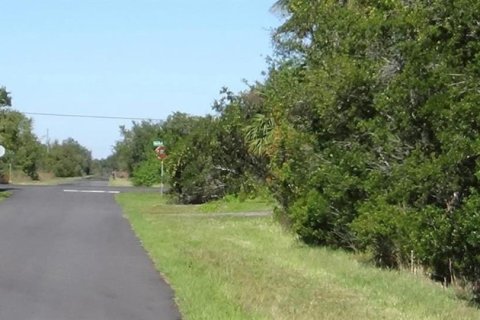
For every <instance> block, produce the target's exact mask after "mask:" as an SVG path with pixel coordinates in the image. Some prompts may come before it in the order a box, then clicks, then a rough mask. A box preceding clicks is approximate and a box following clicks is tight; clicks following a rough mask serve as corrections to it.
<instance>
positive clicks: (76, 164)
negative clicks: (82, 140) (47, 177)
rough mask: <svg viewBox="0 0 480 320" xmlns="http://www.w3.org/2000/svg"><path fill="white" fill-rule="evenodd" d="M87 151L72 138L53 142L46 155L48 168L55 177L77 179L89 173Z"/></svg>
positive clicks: (89, 165) (89, 155) (88, 152)
mask: <svg viewBox="0 0 480 320" xmlns="http://www.w3.org/2000/svg"><path fill="white" fill-rule="evenodd" d="M91 162H92V156H91V153H90V151H89V150H87V149H86V148H85V147H83V146H82V145H80V144H79V143H78V142H77V141H75V140H74V139H72V138H69V139H66V140H64V141H62V143H59V142H58V141H54V143H53V144H52V145H51V147H50V152H49V154H48V166H49V168H50V169H51V170H52V171H53V173H54V174H55V176H57V177H78V176H84V175H89V174H90V172H91Z"/></svg>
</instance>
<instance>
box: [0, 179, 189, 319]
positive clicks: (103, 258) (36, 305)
mask: <svg viewBox="0 0 480 320" xmlns="http://www.w3.org/2000/svg"><path fill="white" fill-rule="evenodd" d="M0 188H1V186H0ZM14 189H15V190H14V192H13V195H12V197H11V198H9V199H7V200H6V201H5V202H2V203H1V204H0V319H6V320H70V319H71V320H83V319H85V320H104V319H105V320H110V319H112V320H143V319H144V320H150V319H157V320H169V319H180V315H179V312H178V310H177V308H176V305H175V303H174V301H173V292H172V290H171V289H170V288H169V286H168V285H167V284H166V283H165V281H164V280H163V279H162V278H161V276H160V275H159V274H158V273H157V272H156V271H155V269H154V266H153V265H152V263H151V261H150V259H149V258H148V257H147V255H146V253H145V252H144V250H143V248H142V247H141V245H140V243H139V242H138V240H137V238H136V237H135V236H134V234H133V232H132V231H131V229H130V226H129V224H128V222H127V221H126V220H125V219H124V218H123V217H122V213H121V210H120V208H119V207H118V206H117V205H116V203H115V201H114V199H113V196H114V193H116V192H122V190H126V189H122V188H108V187H107V186H106V182H102V181H82V182H79V183H76V184H71V185H68V186H66V185H64V186H53V187H18V186H17V187H14Z"/></svg>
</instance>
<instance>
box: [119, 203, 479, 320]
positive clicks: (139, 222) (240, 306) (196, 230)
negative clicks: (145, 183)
mask: <svg viewBox="0 0 480 320" xmlns="http://www.w3.org/2000/svg"><path fill="white" fill-rule="evenodd" d="M117 201H118V202H119V204H120V205H121V206H122V208H123V209H124V212H125V214H126V216H127V217H128V219H129V220H130V222H131V224H132V226H133V229H134V231H135V232H136V234H137V235H138V237H139V239H140V240H141V242H142V244H143V246H144V247H145V249H146V250H147V251H148V253H149V254H150V256H151V258H152V260H153V261H154V263H155V265H156V267H157V268H158V269H159V270H160V271H161V272H162V273H163V274H164V275H165V277H166V278H167V280H168V281H169V283H170V284H171V285H172V287H173V288H174V290H175V294H176V297H177V302H178V305H179V307H180V310H181V312H182V313H183V315H184V317H185V319H209V320H211V319H349V320H350V319H409V320H410V319H479V318H480V311H479V310H478V309H475V308H472V307H469V306H468V305H467V303H466V302H464V301H460V300H458V299H457V298H455V293H454V292H453V291H451V290H445V289H443V288H441V287H440V286H438V285H437V284H434V283H432V282H431V281H428V280H427V279H424V278H423V277H420V276H414V275H411V274H408V273H404V272H397V271H386V270H380V269H376V268H373V267H368V266H365V265H363V264H361V263H359V262H358V261H357V260H356V259H355V257H353V256H352V255H350V254H347V253H344V252H340V251H332V250H328V249H324V248H311V247H307V246H305V245H302V244H301V243H299V242H298V241H297V240H296V239H295V238H294V237H293V236H292V235H291V234H288V233H286V232H284V231H283V230H282V229H281V228H280V226H278V225H277V224H276V223H275V222H273V221H272V218H271V217H256V218H246V217H225V216H215V215H206V214H202V213H203V211H205V209H204V208H203V209H202V206H172V205H169V204H167V203H166V201H165V198H160V196H159V195H157V194H120V195H118V197H117ZM227 209H228V208H227ZM207 211H212V210H210V209H208V210H207ZM228 211H231V210H228ZM249 211H251V210H250V209H249ZM172 213H183V214H185V213H191V215H186V216H185V215H175V214H172Z"/></svg>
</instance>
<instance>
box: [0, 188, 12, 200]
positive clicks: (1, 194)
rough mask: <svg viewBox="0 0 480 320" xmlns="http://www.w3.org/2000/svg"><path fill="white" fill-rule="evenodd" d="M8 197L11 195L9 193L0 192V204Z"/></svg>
mask: <svg viewBox="0 0 480 320" xmlns="http://www.w3.org/2000/svg"><path fill="white" fill-rule="evenodd" d="M10 195H11V193H10V192H8V191H2V190H0V202H2V201H3V200H5V199H6V198H8V197H9V196H10Z"/></svg>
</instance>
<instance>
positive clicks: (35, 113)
mask: <svg viewBox="0 0 480 320" xmlns="http://www.w3.org/2000/svg"><path fill="white" fill-rule="evenodd" d="M22 113H24V114H27V115H33V116H47V117H64V118H91V119H115V120H137V121H163V120H162V119H153V118H133V117H114V116H98V115H85V114H62V113H44V112H22Z"/></svg>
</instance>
